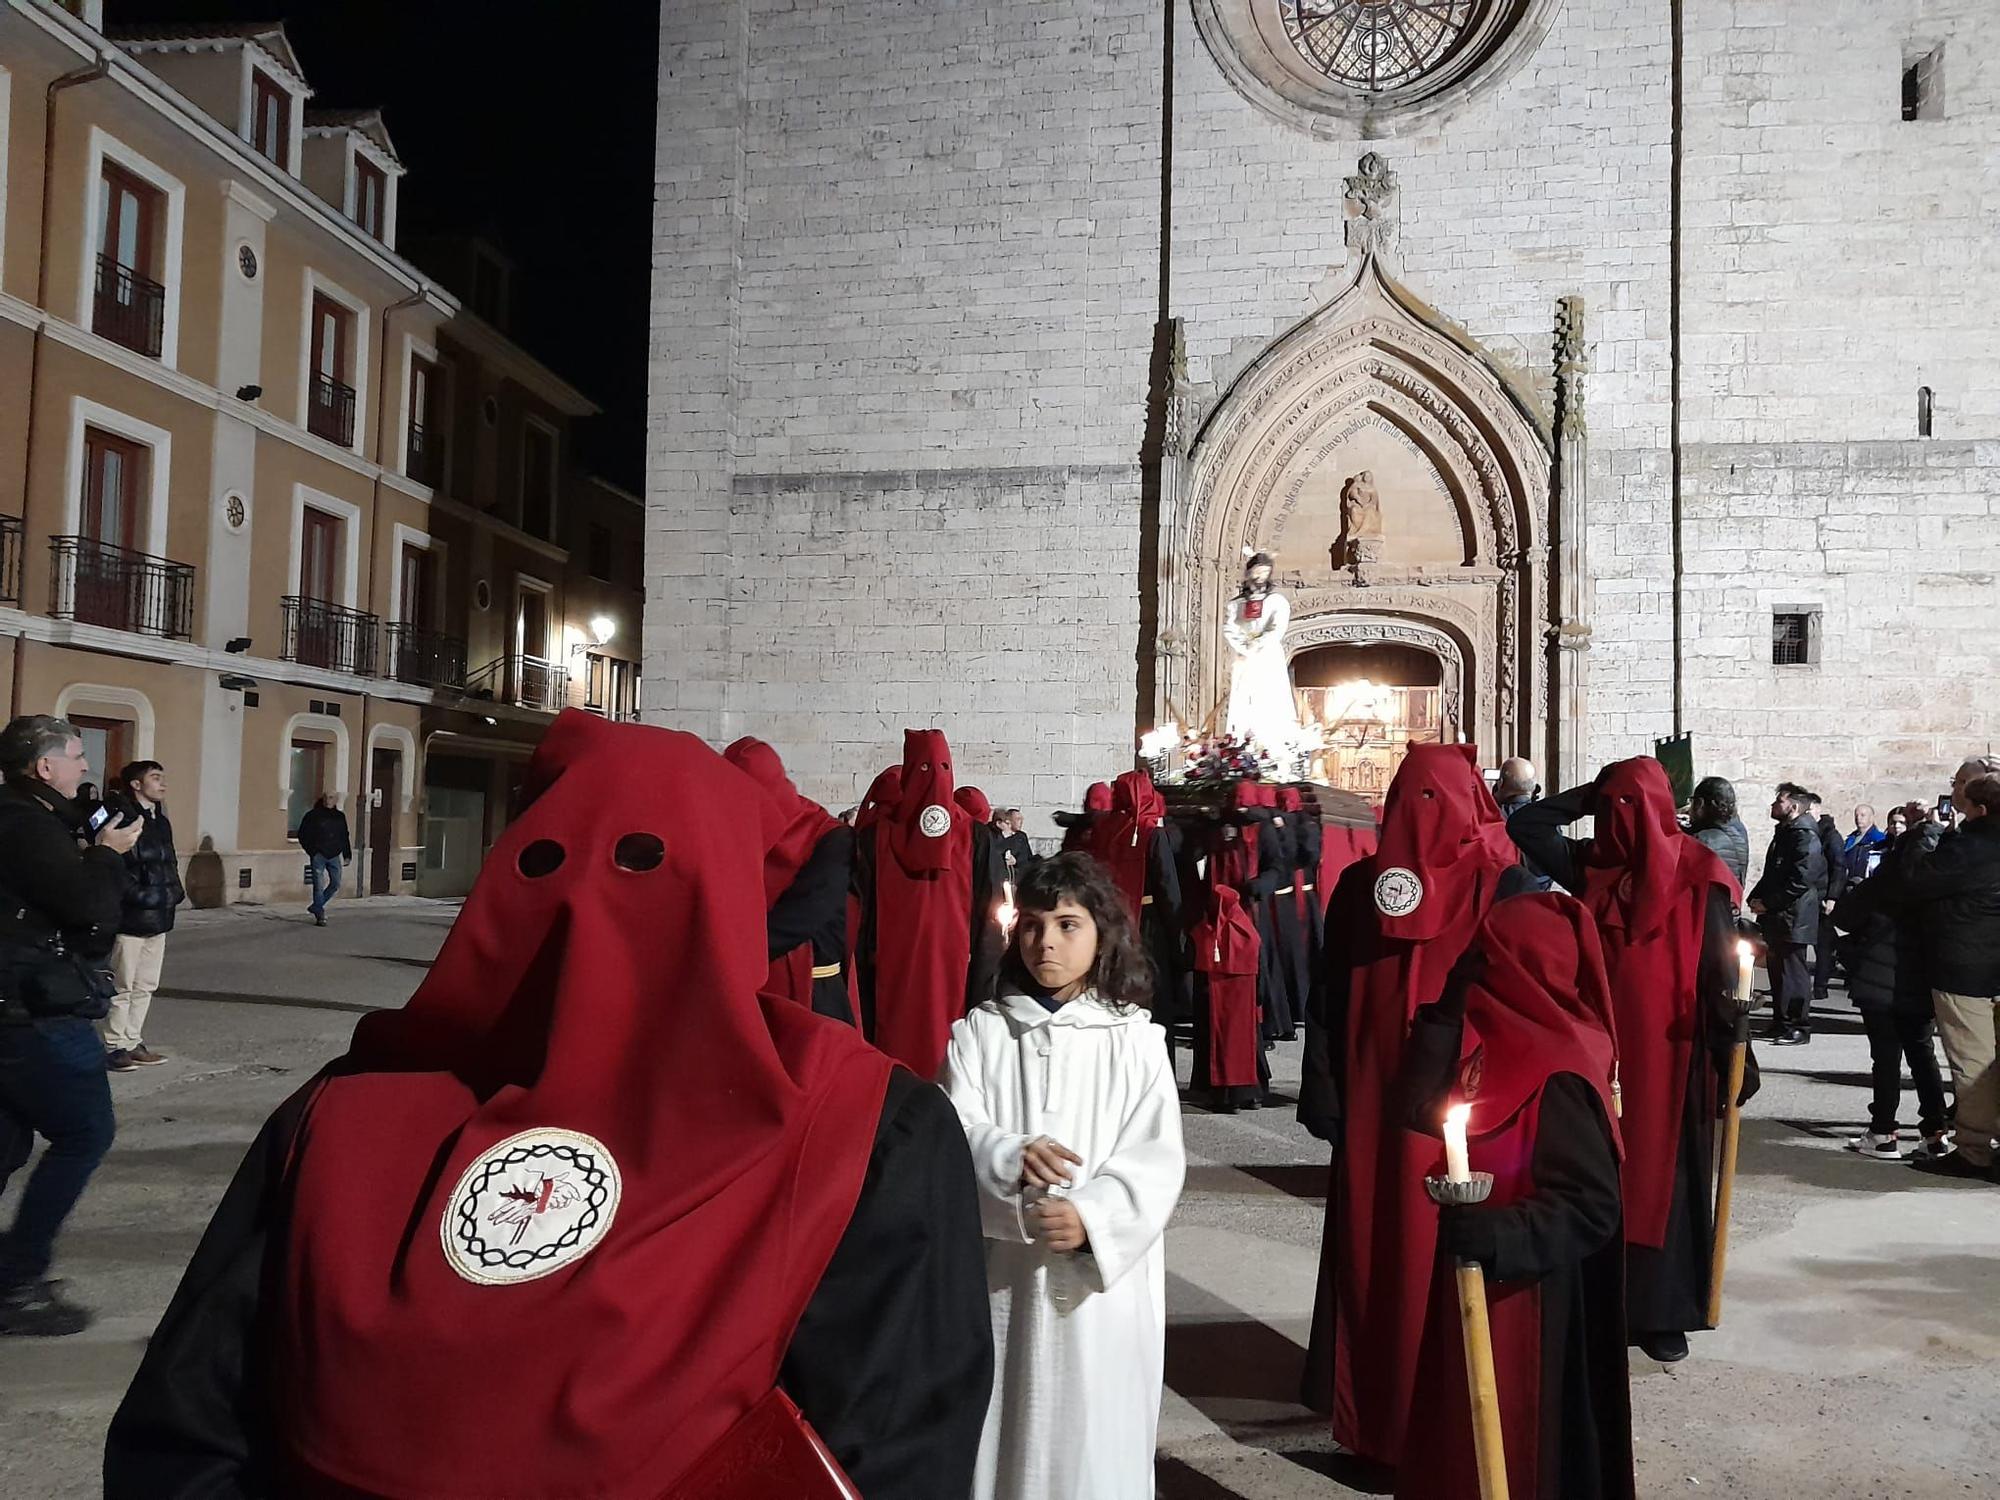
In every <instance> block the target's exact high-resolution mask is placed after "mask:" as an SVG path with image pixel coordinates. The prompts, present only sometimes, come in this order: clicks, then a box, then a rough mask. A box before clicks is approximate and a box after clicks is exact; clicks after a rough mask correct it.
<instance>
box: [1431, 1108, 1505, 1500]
mask: <svg viewBox="0 0 2000 1500" xmlns="http://www.w3.org/2000/svg"><path fill="white" fill-rule="evenodd" d="M1470 1113H1471V1111H1470V1110H1469V1109H1468V1108H1467V1107H1466V1106H1465V1105H1463V1104H1454V1105H1453V1106H1452V1107H1451V1108H1450V1109H1449V1110H1447V1111H1445V1117H1444V1159H1445V1175H1444V1176H1443V1177H1426V1178H1425V1179H1424V1189H1425V1191H1426V1192H1428V1193H1429V1194H1430V1195H1431V1201H1432V1202H1434V1203H1440V1204H1444V1203H1484V1202H1485V1201H1486V1200H1487V1198H1488V1197H1489V1196H1490V1195H1491V1194H1492V1192H1493V1174H1492V1173H1491V1172H1473V1171H1471V1170H1470V1169H1469V1159H1468V1157H1467V1154H1466V1146H1465V1121H1466V1116H1467V1115H1468V1114H1470ZM1457 1271H1458V1321H1459V1328H1460V1330H1461V1331H1462V1332H1463V1334H1464V1338H1465V1386H1466V1394H1467V1395H1468V1397H1469V1398H1470V1400H1471V1402H1472V1454H1473V1459H1474V1461H1475V1462H1476V1463H1477V1465H1478V1467H1479V1500H1507V1453H1506V1443H1505V1441H1504V1439H1503V1438H1502V1436H1501V1431H1500V1393H1499V1389H1498V1387H1497V1384H1496V1382H1495V1380H1494V1377H1493V1330H1492V1328H1491V1326H1490V1325H1489V1324H1488V1323H1487V1320H1486V1273H1485V1272H1484V1271H1482V1270H1481V1269H1480V1268H1479V1266H1478V1264H1477V1263H1476V1262H1474V1261H1469V1260H1461V1261H1459V1262H1458V1265H1457Z"/></svg>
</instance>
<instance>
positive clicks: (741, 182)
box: [644, 0, 2000, 821]
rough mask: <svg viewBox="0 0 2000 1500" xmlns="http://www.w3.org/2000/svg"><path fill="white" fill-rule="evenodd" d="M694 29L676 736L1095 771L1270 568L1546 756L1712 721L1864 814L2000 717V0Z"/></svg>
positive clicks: (1166, 695) (653, 448) (676, 312)
mask: <svg viewBox="0 0 2000 1500" xmlns="http://www.w3.org/2000/svg"><path fill="white" fill-rule="evenodd" d="M661 40H662V52H661V74H660V77H661V84H660V109H659V152H658V180H659V181H658V196H657V204H656V234H655V273H654V306H653V310H652V339H653V356H652V357H653V376H652V392H653V394H652V413H651V434H650V458H649V464H650V473H649V482H648V493H647V505H648V550H647V571H648V603H647V620H646V642H645V664H644V666H645V669H644V682H645V691H646V695H647V702H646V705H645V706H646V709H647V717H648V718H649V719H652V720H654V721H655V722H664V723H667V724H671V725H674V726H676V727H681V728H686V729H691V730H694V731H696V732H698V733H701V734H703V735H705V736H707V737H709V738H711V739H714V740H717V741H723V742H726V741H727V740H728V739H730V738H733V737H734V736H736V735H738V734H743V733H756V734H760V735H762V736H764V737H765V738H768V739H770V740H772V741H773V742H774V743H775V744H777V745H778V746H779V748H780V749H781V750H782V751H783V752H784V753H785V755H786V758H787V760H788V762H790V763H793V764H794V765H795V766H796V767H797V768H798V770H799V772H800V779H801V781H802V784H803V785H805V787H806V788H807V789H808V790H809V791H810V792H812V793H813V794H815V795H817V796H819V797H821V798H822V799H824V800H826V801H828V802H829V803H830V804H836V805H845V804H846V803H848V802H851V801H853V800H855V798H856V797H857V796H858V794H859V790H860V788H861V787H863V786H865V784H866V782H867V780H868V779H869V778H870V777H871V776H872V775H873V774H874V772H875V771H876V770H878V769H879V768H880V767H881V766H882V765H884V764H886V763H887V762H889V761H890V760H892V759H893V758H894V757H895V755H896V753H897V751H898V747H899V744H900V735H899V731H900V730H901V728H902V727H903V726H905V725H929V724H936V725H938V726H939V727H942V728H945V729H947V730H948V731H949V732H950V733H951V735H952V737H953V740H954V743H955V744H956V745H957V746H958V747H959V764H960V768H961V772H962V774H963V775H964V776H966V777H967V778H968V779H971V780H974V781H977V782H978V783H979V784H981V785H982V786H984V787H985V788H986V789H987V790H988V791H989V793H991V794H992V796H993V797H994V800H995V801H996V802H1000V803H1019V804H1022V805H1024V806H1029V807H1033V808H1037V809H1045V808H1048V807H1050V806H1055V805H1063V804H1073V803H1074V801H1075V800H1076V798H1077V797H1078V796H1079V795H1080V793H1081V790H1082V787H1083V785H1084V784H1085V783H1087V782H1089V781H1092V780H1098V779H1104V778H1107V777H1108V776H1109V775H1111V774H1113V773H1115V772H1116V771H1118V770H1121V769H1124V768H1125V766H1126V765H1128V764H1129V756H1130V749H1131V746H1132V744H1133V739H1134V736H1135V735H1136V734H1137V733H1138V732H1139V731H1141V730H1144V729H1146V728H1148V727H1150V726H1151V725H1153V724H1155V723H1157V722H1161V721H1164V720H1166V719H1170V718H1171V719H1174V720H1176V721H1179V722H1183V723H1185V722H1191V721H1199V720H1200V719H1201V718H1202V717H1203V716H1204V715H1205V714H1207V713H1208V712H1209V711H1210V710H1211V709H1212V708H1213V706H1214V704H1215V703H1216V701H1217V699H1218V697H1219V695H1220V694H1221V693H1222V692H1223V691H1224V690H1225V685H1226V678H1225V677H1224V675H1223V672H1224V670H1225V668H1224V667H1223V663H1222V659H1221V658H1222V645H1221V638H1220V621H1221V617H1222V612H1223V608H1224V605H1225V604H1226V601H1227V599H1228V597H1229V591H1230V589H1231V587H1232V586H1233V583H1234V579H1235V575H1236V570H1237V568H1238V567H1239V565H1240V561H1241V555H1242V550H1243V549H1244V548H1245V547H1261V548H1264V549H1266V550H1269V551H1271V552H1272V553H1273V554H1274V555H1275V556H1276V559H1277V566H1278V571H1279V574H1280V576H1281V577H1282V578H1283V579H1285V580H1286V581H1287V588H1288V592H1289V593H1290V594H1291V597H1292V604H1293V626H1292V630H1291V633H1290V635H1289V636H1288V645H1289V647H1290V649H1291V650H1292V651H1293V652H1294V653H1295V665H1296V664H1297V662H1298V660H1299V659H1300V658H1302V657H1303V656H1304V654H1305V653H1309V652H1315V651H1324V650H1328V649H1332V648H1340V649H1343V650H1353V649H1356V648H1366V649H1368V650H1375V651H1378V652H1382V651H1395V652H1396V653H1398V655H1397V660H1399V661H1401V660H1409V659H1411V658H1413V657H1414V658H1415V659H1419V660H1421V661H1424V662H1426V663H1429V664H1430V666H1429V668H1428V670H1429V672H1430V674H1431V675H1430V676H1429V677H1428V678H1427V679H1426V680H1428V681H1430V682H1433V683H1434V684H1435V685H1436V686H1437V688H1438V692H1439V702H1440V704H1441V705H1442V706H1441V715H1442V719H1443V728H1444V730H1445V732H1447V733H1454V734H1463V735H1465V736H1466V737H1468V738H1470V739H1472V740H1474V741H1476V742H1477V743H1478V744H1479V745H1480V746H1481V747H1482V751H1483V753H1485V754H1486V755H1487V757H1488V758H1489V760H1491V759H1497V758H1498V756H1500V755H1501V754H1506V753H1525V754H1529V755H1531V756H1533V757H1535V758H1536V760H1537V761H1538V763H1540V764H1543V765H1544V766H1545V767H1546V768H1547V769H1545V772H1544V779H1545V780H1548V781H1551V782H1553V781H1556V780H1558V779H1560V780H1564V781H1567V780H1569V779H1570V778H1572V777H1580V776H1583V775H1587V774H1588V773H1589V772H1590V771H1591V770H1592V769H1594V767H1595V766H1596V765H1597V764H1598V763H1599V762H1601V761H1603V760H1606V759H1609V758H1613V757H1616V756H1622V755H1629V754H1636V753H1642V752H1644V751H1646V750H1649V749H1650V748H1652V745H1653V742H1654V740H1655V739H1656V738H1660V737H1664V736H1667V735H1670V734H1673V733H1675V732H1678V731H1682V730H1685V731H1689V732H1692V734H1693V735H1694V749H1695V759H1696V763H1697V766H1698V768H1699V769H1700V770H1702V771H1704V772H1710V771H1712V772H1717V773H1721V774H1726V775H1731V776H1735V777H1737V778H1739V779H1741V780H1743V781H1744V782H1745V783H1746V784H1747V786H1748V787H1749V788H1755V789H1762V788H1765V787H1767V786H1768V784H1769V783H1772V782H1775V781H1776V780H1778V779H1781V778H1800V779H1804V780H1806V781H1808V782H1809V783H1810V784H1813V785H1815V786H1816V787H1817V788H1818V789H1820V790H1822V791H1824V792H1825V793H1826V794H1827V795H1828V796H1829V797H1830V798H1838V799H1842V800H1848V799H1854V798H1863V799H1867V800H1873V801H1876V802H1878V803H1882V802H1885V801H1887V800H1889V799H1890V798H1892V797H1894V798H1897V799H1901V798H1903V797H1907V796H1912V795H1925V796H1931V795H1935V792H1936V790H1937V783H1938V782H1939V780H1940V778H1941V776H1942V775H1944V774H1947V773H1948V771H1949V768H1950V767H1951V766H1952V765H1953V764H1955V763H1956V761H1957V760H1958V759H1959V758H1960V757H1961V756H1962V755H1963V754H1965V753H1967V752H1970V751H1976V750H1984V749H1986V748H1987V747H1988V746H1989V745H1991V744H1992V743H1993V742H1994V740H1995V739H1996V738H2000V698H1996V695H1995V694H1994V692H1993V691H1992V689H1991V679H1992V662H1993V659H1994V658H1993V653H1992V652H1991V651H1990V649H1989V648H1988V641H1989V638H1990V634H1991V630H1992V624H1993V615H1994V611H1995V607H1996V605H2000V588H1996V584H1995V578H1996V575H2000V378H1996V377H1997V376H2000V15H1996V14H1995V13H1994V11H1993V8H1992V6H1991V4H1990V3H1989V0H1682V3H1679V4H1677V5H1667V4H1658V5H1640V4H1634V3H1630V0H1451V3H1427V4H1414V3H1407V0H1009V3H1004V4H1003V3H983V0H982V3H973V0H936V3H925V4H919V3H916V0H820V3H805V0H701V3H699V4H673V5H667V6H664V7H663V8H662V38H661ZM1362 474H1366V475H1367V476H1368V479H1367V481H1366V482H1367V484H1368V485H1369V486H1370V488H1371V490H1372V492H1373V493H1374V494H1375V495H1377V496H1378V497H1379V508H1380V514H1381V526H1380V536H1379V537H1375V536H1372V535H1370V536H1365V537H1363V536H1358V535H1349V534H1348V532H1349V529H1350V519H1351V514H1352V512H1351V508H1350V506H1349V505H1348V504H1346V503H1344V500H1343V496H1344V495H1346V494H1348V493H1349V492H1350V486H1351V485H1352V483H1353V481H1354V480H1355V479H1356V476H1358V475H1362ZM1345 659H1361V658H1354V657H1350V658H1345ZM1760 800H1761V797H1760V795H1759V792H1758V791H1753V790H1746V803H1748V804H1749V810H1750V812H1751V814H1752V821H1754V819H1755V812H1756V805H1757V803H1758V802H1759V801H1760Z"/></svg>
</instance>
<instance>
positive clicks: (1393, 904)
mask: <svg viewBox="0 0 2000 1500" xmlns="http://www.w3.org/2000/svg"><path fill="white" fill-rule="evenodd" d="M1423 904H1424V883H1423V881H1421V880H1419V879H1418V878H1417V872H1416V871H1415V870H1405V869H1403V868H1402V867H1401V866H1399V865H1392V866H1390V868H1388V869H1386V870H1384V871H1383V872H1382V873H1381V874H1380V875H1377V876H1376V877H1375V909H1376V910H1377V911H1379V912H1380V913H1382V915H1383V916H1385V917H1407V916H1408V915H1409V914H1410V913H1411V912H1413V911H1415V910H1416V909H1417V908H1418V907H1420V906H1422V905H1423Z"/></svg>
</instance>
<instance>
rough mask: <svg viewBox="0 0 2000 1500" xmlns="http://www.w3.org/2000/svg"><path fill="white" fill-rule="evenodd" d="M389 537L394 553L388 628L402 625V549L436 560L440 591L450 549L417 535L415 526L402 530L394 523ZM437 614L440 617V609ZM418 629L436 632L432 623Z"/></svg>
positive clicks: (424, 622) (428, 536)
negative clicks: (446, 556) (418, 550)
mask: <svg viewBox="0 0 2000 1500" xmlns="http://www.w3.org/2000/svg"><path fill="white" fill-rule="evenodd" d="M390 535H391V537H392V538H393V541H392V543H391V545H392V546H393V547H394V549H395V550H394V552H393V554H392V560H391V562H390V566H389V613H388V615H387V617H386V618H387V620H388V621H389V623H391V624H400V623H402V621H403V549H404V548H405V547H416V548H420V549H421V550H423V551H425V552H428V553H430V555H431V556H432V557H433V558H435V559H436V560H437V586H438V588H439V589H440V590H442V589H443V588H444V569H445V554H446V553H447V552H448V551H449V550H450V549H449V548H447V547H446V546H445V544H444V543H443V542H440V541H438V540H437V539H436V538H435V537H433V536H432V535H431V534H430V533H429V532H428V531H419V530H417V528H416V527H414V526H405V525H404V524H403V523H402V522H401V521H398V522H396V523H395V525H394V527H393V528H392V529H391V532H390ZM437 613H439V614H442V613H443V610H442V608H440V609H439V610H438V611H437ZM417 629H419V630H435V629H437V622H436V621H435V620H422V621H419V622H418V623H417Z"/></svg>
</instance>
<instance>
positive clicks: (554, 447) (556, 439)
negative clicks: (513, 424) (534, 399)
mask: <svg viewBox="0 0 2000 1500" xmlns="http://www.w3.org/2000/svg"><path fill="white" fill-rule="evenodd" d="M530 427H539V428H540V429H541V430H542V431H543V432H545V433H547V434H548V435H549V534H548V535H547V536H544V537H538V538H537V539H538V540H540V541H544V542H554V541H555V539H556V538H557V537H559V536H561V535H562V429H561V428H560V427H558V426H556V425H555V423H553V422H550V421H546V420H544V419H543V418H541V417H538V416H536V415H535V414H534V413H533V412H531V411H524V412H522V413H521V432H520V437H519V439H518V441H517V446H516V448H515V450H514V474H515V480H514V524H515V525H516V526H518V527H520V529H521V530H522V531H526V532H527V533H528V535H529V536H535V535H536V534H535V533H534V532H532V531H528V429H529V428H530Z"/></svg>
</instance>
